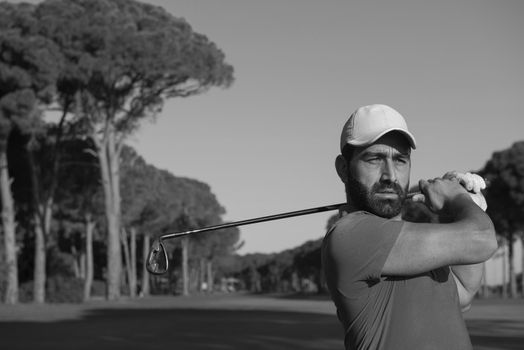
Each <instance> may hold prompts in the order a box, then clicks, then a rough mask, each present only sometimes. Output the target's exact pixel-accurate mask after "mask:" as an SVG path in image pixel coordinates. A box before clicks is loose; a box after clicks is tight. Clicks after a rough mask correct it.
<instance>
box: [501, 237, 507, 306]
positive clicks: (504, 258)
mask: <svg viewBox="0 0 524 350" xmlns="http://www.w3.org/2000/svg"><path fill="white" fill-rule="evenodd" d="M507 244H508V241H507V240H506V239H504V244H503V245H502V298H504V299H506V298H507V297H508V281H507V279H506V276H507V275H508V266H507V265H508V255H507V253H506V246H507Z"/></svg>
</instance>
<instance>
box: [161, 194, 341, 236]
mask: <svg viewBox="0 0 524 350" xmlns="http://www.w3.org/2000/svg"><path fill="white" fill-rule="evenodd" d="M344 204H345V203H339V204H333V205H326V206H323V207H316V208H310V209H303V210H297V211H290V212H287V213H281V214H275V215H268V216H262V217H259V218H253V219H247V220H241V221H235V222H227V223H224V224H219V225H214V226H208V227H203V228H198V229H194V230H188V231H183V232H173V233H166V234H163V235H162V236H160V240H164V239H169V238H175V237H182V236H186V235H189V234H192V233H199V232H206V231H213V230H220V229H224V228H228V227H237V226H244V225H250V224H256V223H259V222H265V221H272V220H280V219H285V218H291V217H294V216H301V215H308V214H315V213H322V212H325V211H330V210H337V209H338V208H340V206H341V205H344Z"/></svg>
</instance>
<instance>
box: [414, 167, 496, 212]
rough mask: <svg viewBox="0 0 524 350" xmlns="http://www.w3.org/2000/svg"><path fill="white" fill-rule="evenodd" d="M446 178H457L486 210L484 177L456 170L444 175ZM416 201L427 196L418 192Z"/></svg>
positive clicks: (422, 200)
mask: <svg viewBox="0 0 524 350" xmlns="http://www.w3.org/2000/svg"><path fill="white" fill-rule="evenodd" d="M442 178H444V179H448V180H453V179H457V180H458V181H459V183H460V184H461V185H462V186H463V187H464V188H465V189H466V190H467V191H468V192H469V195H470V196H471V199H473V202H475V204H477V205H478V206H479V207H480V208H481V209H482V210H484V211H486V209H487V208H488V203H487V202H486V199H485V198H484V196H483V195H482V192H481V191H482V190H483V189H485V188H486V182H485V181H484V179H483V178H482V177H481V176H479V175H477V174H473V173H459V172H456V171H448V172H447V173H445V174H444V176H442ZM412 200H413V201H415V202H424V201H425V198H424V195H423V194H422V193H420V194H416V195H414V196H413V198H412Z"/></svg>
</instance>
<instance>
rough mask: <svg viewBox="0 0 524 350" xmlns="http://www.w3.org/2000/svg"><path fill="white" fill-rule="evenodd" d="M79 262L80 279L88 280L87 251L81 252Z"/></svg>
mask: <svg viewBox="0 0 524 350" xmlns="http://www.w3.org/2000/svg"><path fill="white" fill-rule="evenodd" d="M78 260H79V262H78V265H79V267H78V277H79V278H81V279H83V280H85V278H86V263H87V261H86V251H85V249H82V250H81V251H80V256H79V258H78Z"/></svg>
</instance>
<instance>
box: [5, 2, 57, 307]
mask: <svg viewBox="0 0 524 350" xmlns="http://www.w3.org/2000/svg"><path fill="white" fill-rule="evenodd" d="M32 10H33V7H32V6H31V5H28V4H19V5H14V4H9V3H5V2H3V3H0V192H1V194H2V224H3V230H4V246H5V259H6V266H7V275H8V276H7V292H6V296H5V298H6V302H7V303H16V302H17V298H18V297H17V294H18V292H17V284H18V280H17V260H16V247H15V227H16V223H15V220H14V207H13V199H12V194H11V190H10V178H9V173H8V164H7V156H6V154H7V142H8V138H9V135H10V133H11V131H12V130H13V128H19V129H20V130H23V131H30V130H31V128H32V127H33V126H34V124H35V122H36V121H38V119H39V116H40V114H39V111H38V110H37V105H38V103H39V102H44V103H49V102H51V99H52V96H53V94H52V93H53V87H54V85H55V81H56V76H57V74H58V70H59V67H60V63H61V59H60V55H59V53H58V50H57V48H56V46H55V45H54V44H53V43H52V42H50V41H49V40H47V39H46V38H44V37H42V36H40V35H39V34H38V32H37V30H36V21H35V19H34V17H33V16H32Z"/></svg>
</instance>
